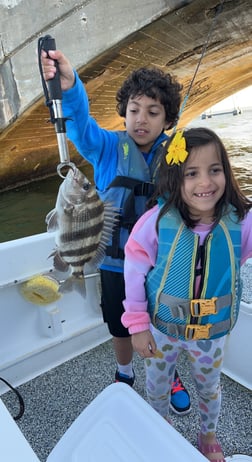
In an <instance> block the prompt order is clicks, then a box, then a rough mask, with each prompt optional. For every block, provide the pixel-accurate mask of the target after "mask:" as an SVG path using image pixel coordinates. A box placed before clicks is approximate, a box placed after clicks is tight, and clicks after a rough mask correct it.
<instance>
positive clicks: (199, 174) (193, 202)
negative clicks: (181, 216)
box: [181, 143, 226, 224]
mask: <svg viewBox="0 0 252 462" xmlns="http://www.w3.org/2000/svg"><path fill="white" fill-rule="evenodd" d="M225 186H226V179H225V175H224V171H223V166H222V163H221V160H220V155H219V154H218V152H217V149H216V146H215V144H214V143H209V144H207V145H205V146H199V147H197V148H193V149H192V150H191V153H190V155H189V157H188V160H187V161H186V164H185V171H184V181H183V184H182V187H181V195H182V199H183V200H184V201H185V203H186V204H187V206H188V208H189V212H190V214H191V216H192V218H194V219H199V220H200V222H201V223H206V224H207V223H212V221H213V220H214V212H215V204H216V203H217V202H218V200H219V199H220V198H221V197H222V196H223V194H224V191H225Z"/></svg>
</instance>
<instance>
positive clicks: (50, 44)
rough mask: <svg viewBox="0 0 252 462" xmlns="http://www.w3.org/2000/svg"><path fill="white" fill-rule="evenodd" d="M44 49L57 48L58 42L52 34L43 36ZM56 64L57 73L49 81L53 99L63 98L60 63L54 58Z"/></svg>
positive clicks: (48, 84) (50, 94) (50, 95)
mask: <svg viewBox="0 0 252 462" xmlns="http://www.w3.org/2000/svg"><path fill="white" fill-rule="evenodd" d="M43 50H44V51H46V52H47V53H48V51H49V50H56V43H55V39H54V38H52V37H51V36H50V35H46V36H45V37H44V38H43ZM54 62H55V65H56V69H57V71H56V74H55V76H54V77H53V78H52V79H49V80H48V81H47V86H48V91H49V97H50V99H51V100H57V99H62V90H61V83H60V72H59V65H58V62H57V61H56V60H54Z"/></svg>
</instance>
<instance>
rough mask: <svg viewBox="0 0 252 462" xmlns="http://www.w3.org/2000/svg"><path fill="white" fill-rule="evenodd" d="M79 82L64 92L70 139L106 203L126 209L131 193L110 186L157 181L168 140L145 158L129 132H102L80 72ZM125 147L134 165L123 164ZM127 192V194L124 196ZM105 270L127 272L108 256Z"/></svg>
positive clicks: (124, 234)
mask: <svg viewBox="0 0 252 462" xmlns="http://www.w3.org/2000/svg"><path fill="white" fill-rule="evenodd" d="M75 79H76V81H75V85H74V87H73V88H71V89H70V90H68V91H65V92H63V100H62V110H63V114H64V117H65V118H66V119H67V121H66V127H67V136H68V138H69V139H70V141H71V142H72V143H73V144H74V145H75V147H76V149H77V150H78V152H79V153H80V154H81V155H82V156H83V157H84V158H85V159H86V160H87V161H88V162H89V163H90V164H91V165H92V166H93V169H94V182H95V185H96V188H97V191H98V193H99V195H100V197H101V198H102V200H104V201H105V200H108V199H109V200H111V198H112V197H113V196H114V204H115V207H116V208H118V206H119V207H120V208H122V207H123V206H124V204H125V202H126V200H127V197H128V194H129V191H128V190H126V189H125V188H122V187H119V188H118V187H113V188H112V189H111V190H109V189H107V188H108V186H109V185H110V184H111V182H112V181H113V180H114V179H115V178H116V177H117V176H118V175H120V176H125V177H127V178H135V179H139V180H141V181H147V182H150V181H153V180H154V178H153V176H154V173H153V172H152V171H151V170H152V167H151V165H155V159H156V157H157V150H158V147H159V146H160V145H161V143H162V142H163V141H165V140H167V138H168V137H167V135H166V134H164V133H161V134H160V136H159V137H158V138H157V139H156V141H155V143H154V145H153V146H152V149H151V151H150V152H149V153H148V154H147V155H145V154H143V153H142V152H141V151H140V150H139V149H138V147H137V145H136V144H135V142H134V141H133V140H132V138H130V137H129V136H128V135H127V132H126V131H122V132H117V131H109V130H105V129H103V128H101V127H100V126H99V125H98V124H97V122H96V121H95V119H94V118H93V117H91V116H90V114H89V102H88V97H87V94H86V91H85V89H84V85H83V83H82V82H81V80H80V78H79V77H78V74H77V73H76V72H75ZM125 145H127V149H128V150H129V159H130V163H128V164H127V163H125V162H122V160H123V158H124V157H125V156H124V154H125ZM159 154H160V151H159ZM132 165H133V167H134V168H133V169H132ZM132 170H133V173H132ZM155 170H156V168H155ZM123 191H124V194H122V192H123ZM126 191H127V192H126ZM142 197H143V196H142ZM146 199H147V197H145V201H146ZM136 207H137V205H136ZM141 208H142V205H141V206H140V209H139V210H138V215H141V214H142V213H143V212H144V211H145V210H144V209H143V208H142V209H141ZM137 218H138V217H137ZM129 231H130V229H129V230H128V229H127V230H126V229H125V228H121V230H120V248H123V247H124V245H125V243H126V240H127V237H128V234H129ZM101 268H103V269H109V270H111V271H119V272H121V271H123V260H121V259H120V258H111V257H109V256H108V257H106V258H105V260H104V262H103V264H102V266H101Z"/></svg>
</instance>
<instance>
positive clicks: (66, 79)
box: [41, 50, 75, 91]
mask: <svg viewBox="0 0 252 462" xmlns="http://www.w3.org/2000/svg"><path fill="white" fill-rule="evenodd" d="M48 54H49V56H50V57H48ZM48 54H47V53H46V52H45V51H44V50H42V52H41V65H42V69H43V75H44V79H45V80H46V81H47V80H49V79H53V77H54V76H55V73H56V66H55V62H54V60H56V61H57V62H58V66H59V73H60V82H61V88H62V90H63V91H64V90H69V89H70V88H72V87H73V86H74V82H75V77H74V72H73V68H72V66H71V64H70V62H69V61H68V59H67V58H66V57H65V56H64V55H63V53H62V52H61V51H59V50H49V51H48Z"/></svg>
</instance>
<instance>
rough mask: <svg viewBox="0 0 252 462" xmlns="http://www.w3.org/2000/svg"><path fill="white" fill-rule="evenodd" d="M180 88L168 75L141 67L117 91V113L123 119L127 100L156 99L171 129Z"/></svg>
mask: <svg viewBox="0 0 252 462" xmlns="http://www.w3.org/2000/svg"><path fill="white" fill-rule="evenodd" d="M182 88H183V87H182V85H181V84H179V83H178V82H177V81H176V80H175V78H173V77H172V76H171V75H170V74H165V73H164V72H163V71H162V70H160V69H158V68H147V67H142V68H140V69H138V70H135V71H133V72H132V73H131V74H130V75H129V76H128V77H127V79H126V80H125V81H124V83H123V84H122V86H121V88H119V90H118V91H117V94H116V100H117V106H116V108H117V112H118V114H119V115H120V116H121V117H125V116H126V108H127V104H128V101H129V98H134V97H135V96H142V95H146V96H148V97H149V98H153V99H155V100H157V99H158V100H159V101H160V103H161V104H162V105H163V106H164V109H165V114H166V122H168V123H169V124H170V128H172V127H173V126H175V125H176V123H177V121H178V117H179V107H180V103H181V95H180V92H181V91H182Z"/></svg>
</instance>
